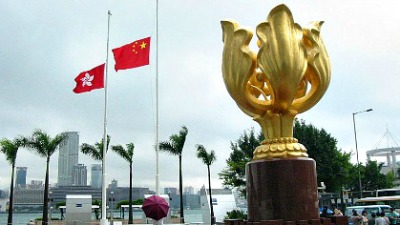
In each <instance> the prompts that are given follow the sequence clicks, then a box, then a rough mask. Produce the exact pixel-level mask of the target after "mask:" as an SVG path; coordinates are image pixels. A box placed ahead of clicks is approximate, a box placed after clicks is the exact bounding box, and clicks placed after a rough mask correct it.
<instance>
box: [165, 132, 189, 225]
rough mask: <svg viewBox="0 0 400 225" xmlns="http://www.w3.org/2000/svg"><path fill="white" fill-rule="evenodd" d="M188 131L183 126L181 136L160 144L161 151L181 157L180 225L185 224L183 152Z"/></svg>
mask: <svg viewBox="0 0 400 225" xmlns="http://www.w3.org/2000/svg"><path fill="white" fill-rule="evenodd" d="M187 134H188V129H187V128H186V127H185V126H182V129H181V130H180V131H179V134H173V135H171V136H170V137H169V142H168V141H163V142H160V150H161V151H165V152H168V153H170V154H172V155H177V156H178V157H179V197H180V217H181V218H180V223H185V221H184V218H183V196H182V194H183V190H182V150H183V146H184V145H185V141H186V135H187Z"/></svg>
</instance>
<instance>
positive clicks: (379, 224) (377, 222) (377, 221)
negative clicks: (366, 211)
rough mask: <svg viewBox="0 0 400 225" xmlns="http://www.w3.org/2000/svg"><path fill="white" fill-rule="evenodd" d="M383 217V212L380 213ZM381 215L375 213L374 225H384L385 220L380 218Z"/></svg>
mask: <svg viewBox="0 0 400 225" xmlns="http://www.w3.org/2000/svg"><path fill="white" fill-rule="evenodd" d="M382 213H383V215H385V213H384V212H382ZM382 213H379V212H377V213H376V219H375V225H386V221H385V219H384V218H383V217H382Z"/></svg>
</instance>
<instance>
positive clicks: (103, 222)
mask: <svg viewBox="0 0 400 225" xmlns="http://www.w3.org/2000/svg"><path fill="white" fill-rule="evenodd" d="M110 18H111V12H110V10H108V27H107V28H108V29H107V58H106V74H105V82H104V136H103V159H102V164H103V165H102V170H101V172H102V178H101V179H102V181H101V219H100V225H108V221H107V211H106V205H107V189H106V184H107V182H106V154H107V145H108V143H107V142H108V141H107V86H108V85H107V80H108V48H109V42H110V41H109V40H110Z"/></svg>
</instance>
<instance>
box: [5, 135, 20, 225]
mask: <svg viewBox="0 0 400 225" xmlns="http://www.w3.org/2000/svg"><path fill="white" fill-rule="evenodd" d="M25 141H26V140H25V139H24V138H22V137H21V138H15V139H14V140H9V139H6V138H5V139H2V140H1V141H0V147H1V149H0V151H1V152H2V153H3V154H4V155H5V156H6V159H7V161H8V162H9V163H10V164H11V182H10V199H9V206H8V219H7V224H8V225H12V221H13V202H14V174H15V161H16V160H17V152H18V149H19V148H20V147H22V146H24V144H25Z"/></svg>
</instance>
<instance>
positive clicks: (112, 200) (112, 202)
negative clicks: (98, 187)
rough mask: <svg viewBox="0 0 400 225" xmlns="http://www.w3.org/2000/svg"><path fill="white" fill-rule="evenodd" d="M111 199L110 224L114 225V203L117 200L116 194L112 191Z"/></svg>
mask: <svg viewBox="0 0 400 225" xmlns="http://www.w3.org/2000/svg"><path fill="white" fill-rule="evenodd" d="M110 194H111V198H109V199H108V200H109V202H110V224H111V225H113V224H114V221H113V219H114V215H113V214H114V201H115V198H114V192H113V191H111V193H110Z"/></svg>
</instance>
